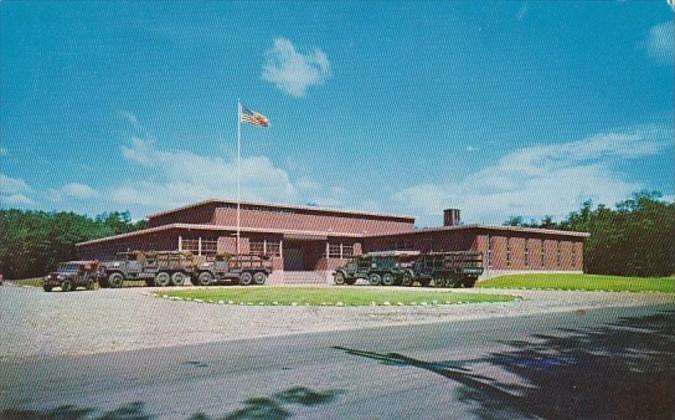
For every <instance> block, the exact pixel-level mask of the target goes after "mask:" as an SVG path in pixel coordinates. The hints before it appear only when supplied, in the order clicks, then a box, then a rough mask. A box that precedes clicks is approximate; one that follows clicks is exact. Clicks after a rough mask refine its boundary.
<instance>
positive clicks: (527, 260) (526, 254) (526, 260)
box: [523, 239, 530, 267]
mask: <svg viewBox="0 0 675 420" xmlns="http://www.w3.org/2000/svg"><path fill="white" fill-rule="evenodd" d="M528 242H530V240H529V239H525V251H524V253H523V263H524V264H525V267H528V266H529V265H530V248H528Z"/></svg>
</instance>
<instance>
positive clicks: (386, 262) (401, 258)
mask: <svg viewBox="0 0 675 420" xmlns="http://www.w3.org/2000/svg"><path fill="white" fill-rule="evenodd" d="M406 256H407V254H405V255H404V254H401V253H397V252H373V253H368V254H364V255H360V256H357V257H354V258H351V259H350V260H349V261H348V262H347V263H346V264H345V265H343V266H341V267H338V268H337V269H336V270H335V272H334V273H333V276H334V277H333V280H334V281H335V284H337V285H343V284H348V285H353V284H354V283H356V281H357V280H358V279H365V280H367V281H368V283H370V285H371V286H379V285H383V286H393V285H394V284H401V282H403V281H405V282H406V283H408V282H409V283H410V284H405V285H406V286H410V285H412V281H410V279H411V276H412V272H411V271H410V267H411V264H410V261H409V258H406Z"/></svg>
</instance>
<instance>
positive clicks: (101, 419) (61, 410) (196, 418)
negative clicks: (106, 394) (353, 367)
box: [0, 387, 344, 420]
mask: <svg viewBox="0 0 675 420" xmlns="http://www.w3.org/2000/svg"><path fill="white" fill-rule="evenodd" d="M343 392H344V391H341V390H337V389H332V390H327V391H313V390H311V389H309V388H305V387H295V388H290V389H287V390H285V391H281V392H278V393H276V394H274V395H272V396H271V397H260V398H250V399H248V400H246V401H244V404H245V407H244V408H242V409H239V410H237V411H234V412H232V413H230V414H227V415H224V416H222V417H221V416H218V417H211V416H208V415H206V414H204V413H198V414H194V415H193V416H192V417H190V418H191V420H211V419H216V418H217V419H223V420H243V419H287V418H290V417H291V416H292V413H291V412H290V411H289V408H290V407H289V406H292V405H298V406H305V407H311V406H318V405H321V404H327V403H330V402H331V401H333V400H335V398H337V397H338V396H339V395H340V394H342V393H343ZM154 417H155V416H154V415H151V414H149V413H147V412H146V409H145V405H144V403H142V402H138V401H137V402H133V403H130V404H126V405H123V406H121V407H119V408H117V409H115V410H111V411H101V410H98V409H95V408H89V407H87V408H81V407H76V406H73V405H63V406H60V407H56V408H51V409H47V410H15V409H10V410H4V411H0V419H2V420H38V419H40V420H42V419H45V420H84V419H96V420H147V419H151V418H154Z"/></svg>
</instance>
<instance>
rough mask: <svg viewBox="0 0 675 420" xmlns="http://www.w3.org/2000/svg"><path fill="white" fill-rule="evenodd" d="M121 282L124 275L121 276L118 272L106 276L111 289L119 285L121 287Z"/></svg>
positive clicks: (117, 287)
mask: <svg viewBox="0 0 675 420" xmlns="http://www.w3.org/2000/svg"><path fill="white" fill-rule="evenodd" d="M123 283H124V276H122V275H121V274H120V273H112V274H111V275H109V276H108V284H109V285H110V287H112V288H113V289H119V288H120V287H122V284H123Z"/></svg>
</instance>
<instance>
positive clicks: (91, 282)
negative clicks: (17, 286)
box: [42, 261, 99, 292]
mask: <svg viewBox="0 0 675 420" xmlns="http://www.w3.org/2000/svg"><path fill="white" fill-rule="evenodd" d="M98 265H99V263H98V261H68V262H64V263H61V264H59V266H58V268H57V269H56V271H53V272H51V273H49V274H48V275H46V276H45V277H44V278H43V279H42V288H43V289H44V290H45V292H51V291H52V289H54V288H55V287H60V288H61V290H62V291H64V292H70V291H72V290H75V289H77V288H78V287H86V288H87V289H93V288H94V286H95V285H96V281H97V279H98V274H97V270H98Z"/></svg>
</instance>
